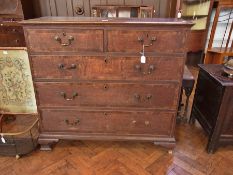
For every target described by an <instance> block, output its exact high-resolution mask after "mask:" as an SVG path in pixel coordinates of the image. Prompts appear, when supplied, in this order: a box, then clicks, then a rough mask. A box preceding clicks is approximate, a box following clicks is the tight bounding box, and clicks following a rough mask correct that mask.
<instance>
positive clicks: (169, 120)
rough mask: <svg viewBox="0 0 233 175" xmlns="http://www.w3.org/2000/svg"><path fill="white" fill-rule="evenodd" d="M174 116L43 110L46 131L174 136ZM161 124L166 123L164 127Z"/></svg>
mask: <svg viewBox="0 0 233 175" xmlns="http://www.w3.org/2000/svg"><path fill="white" fill-rule="evenodd" d="M174 116H175V115H174V113H171V112H122V111H121V112H120V111H119V112H117V111H76V110H42V111H41V118H42V131H45V132H46V131H47V132H79V133H88V134H98V133H105V134H114V135H121V134H122V135H123V134H124V135H125V134H129V135H132V134H135V135H146V134H149V135H157V136H158V135H161V136H169V135H171V131H172V126H173V121H174ZM161 123H163V124H162V125H161Z"/></svg>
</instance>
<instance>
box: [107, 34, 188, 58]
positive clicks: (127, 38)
mask: <svg viewBox="0 0 233 175" xmlns="http://www.w3.org/2000/svg"><path fill="white" fill-rule="evenodd" d="M107 36H108V51H109V52H128V53H137V54H138V53H139V52H141V51H142V48H143V47H142V45H143V44H144V45H148V47H145V52H155V53H156V52H166V53H168V52H170V53H180V52H184V51H185V36H184V34H183V32H182V31H135V30H109V31H108V34H107Z"/></svg>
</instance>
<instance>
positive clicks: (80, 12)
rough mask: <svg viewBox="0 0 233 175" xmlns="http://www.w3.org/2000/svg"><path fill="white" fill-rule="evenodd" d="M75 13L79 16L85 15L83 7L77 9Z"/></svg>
mask: <svg viewBox="0 0 233 175" xmlns="http://www.w3.org/2000/svg"><path fill="white" fill-rule="evenodd" d="M75 13H76V14H77V15H83V14H84V9H83V8H82V7H79V6H77V7H75Z"/></svg>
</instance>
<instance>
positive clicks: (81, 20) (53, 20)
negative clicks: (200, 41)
mask: <svg viewBox="0 0 233 175" xmlns="http://www.w3.org/2000/svg"><path fill="white" fill-rule="evenodd" d="M21 23H22V24H24V25H26V24H33V25H36V24H95V25H103V24H109V25H117V24H122V25H124V24H125V25H135V24H136V25H141V24H143V25H173V26H174V25H178V26H187V27H191V26H192V25H193V22H192V21H185V20H181V19H176V18H94V17H42V18H35V19H30V20H24V21H22V22H21Z"/></svg>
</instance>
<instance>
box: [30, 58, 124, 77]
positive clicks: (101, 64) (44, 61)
mask: <svg viewBox="0 0 233 175" xmlns="http://www.w3.org/2000/svg"><path fill="white" fill-rule="evenodd" d="M31 58H32V59H31V62H32V65H33V74H34V78H36V79H64V80H91V79H92V80H108V79H109V80H122V79H123V77H124V76H123V72H122V59H121V58H116V59H109V58H106V57H103V56H95V57H88V56H32V57H31ZM44 67H48V69H46V71H45V69H44Z"/></svg>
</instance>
